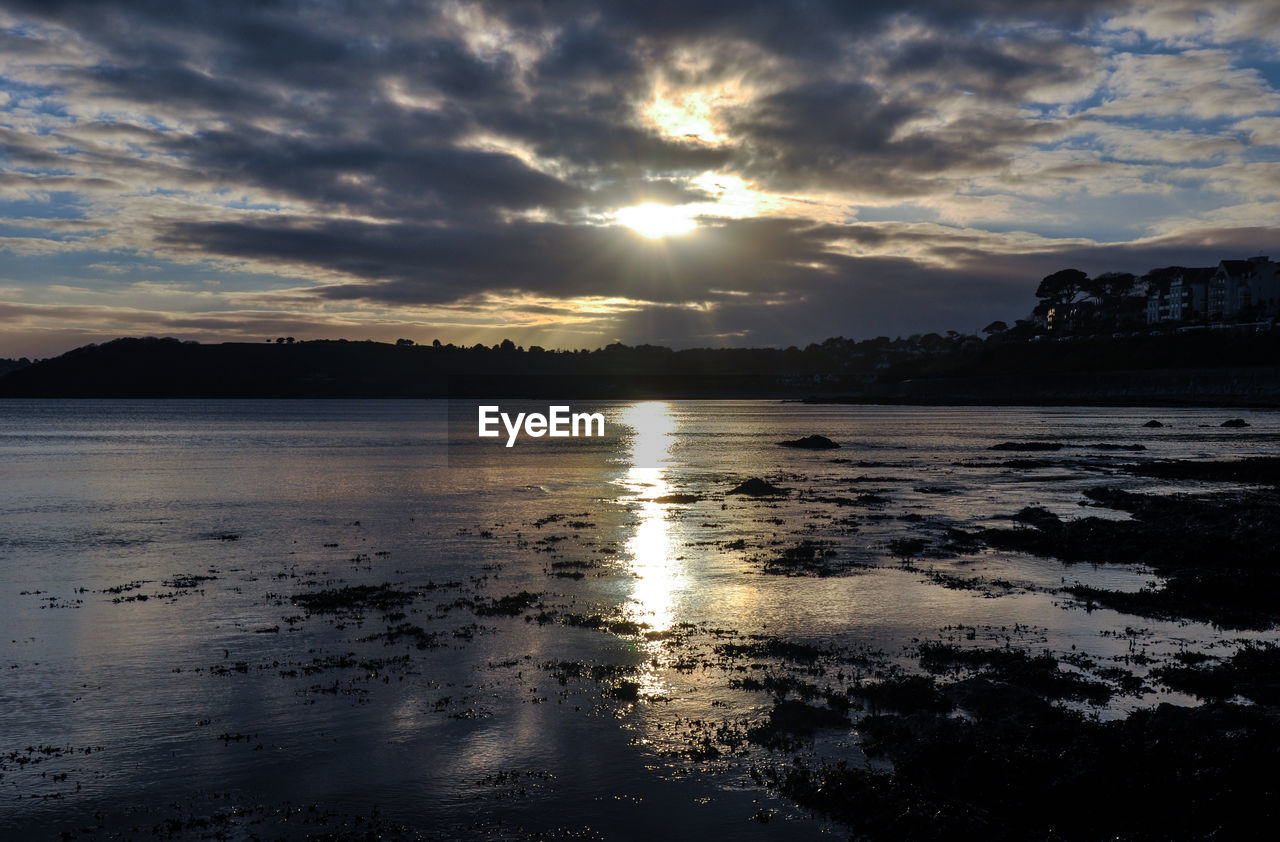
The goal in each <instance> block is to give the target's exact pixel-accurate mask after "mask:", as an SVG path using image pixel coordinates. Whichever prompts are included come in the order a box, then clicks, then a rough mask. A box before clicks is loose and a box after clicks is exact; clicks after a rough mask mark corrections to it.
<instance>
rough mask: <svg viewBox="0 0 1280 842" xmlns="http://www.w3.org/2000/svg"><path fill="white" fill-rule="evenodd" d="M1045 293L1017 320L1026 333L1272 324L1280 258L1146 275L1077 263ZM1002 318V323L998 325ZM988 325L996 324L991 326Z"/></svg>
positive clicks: (1278, 300)
mask: <svg viewBox="0 0 1280 842" xmlns="http://www.w3.org/2000/svg"><path fill="white" fill-rule="evenodd" d="M1036 296H1037V297H1038V298H1039V299H1040V301H1039V303H1038V304H1037V305H1036V307H1035V309H1034V310H1033V311H1032V313H1031V316H1030V318H1029V319H1027V320H1026V321H1025V322H1019V323H1018V327H1019V328H1020V332H1021V333H1023V334H1030V336H1025V337H1024V338H1034V337H1047V336H1071V335H1079V334H1097V333H1103V332H1107V330H1108V329H1110V330H1111V331H1113V332H1121V333H1124V332H1129V331H1133V330H1142V329H1156V330H1165V329H1173V330H1180V331H1190V330H1208V329H1222V328H1254V329H1259V330H1270V329H1271V327H1273V325H1274V323H1275V318H1276V316H1277V315H1280V312H1278V309H1280V263H1276V262H1274V261H1272V260H1271V259H1270V258H1269V257H1267V256H1265V255H1258V256H1256V257H1249V258H1246V259H1238V260H1237V259H1229V260H1220V261H1218V264H1217V265H1216V266H1204V267H1186V266H1166V267H1163V268H1159V269H1152V270H1151V271H1149V272H1147V273H1146V274H1144V275H1142V276H1141V277H1138V276H1135V275H1133V274H1131V273H1126V272H1108V273H1104V274H1101V275H1099V276H1097V277H1096V278H1092V279H1090V278H1089V277H1088V276H1087V275H1086V274H1085V273H1084V272H1081V271H1079V270H1077V269H1063V270H1060V271H1058V272H1055V273H1053V274H1052V275H1048V276H1046V277H1045V278H1044V279H1043V280H1042V281H1041V283H1040V286H1039V288H1037V290H1036ZM1000 325H1001V323H996V324H995V328H996V330H990V329H989V330H988V333H993V332H1000ZM989 327H990V326H989Z"/></svg>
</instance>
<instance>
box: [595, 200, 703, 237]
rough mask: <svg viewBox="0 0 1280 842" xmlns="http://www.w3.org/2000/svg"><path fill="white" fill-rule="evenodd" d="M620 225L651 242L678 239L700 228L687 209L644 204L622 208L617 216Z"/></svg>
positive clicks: (675, 206)
mask: <svg viewBox="0 0 1280 842" xmlns="http://www.w3.org/2000/svg"><path fill="white" fill-rule="evenodd" d="M614 219H616V220H617V221H618V222H619V223H620V224H622V225H625V226H626V227H628V228H630V229H631V230H632V231H635V232H636V233H637V234H639V235H640V236H641V237H647V238H648V239H650V240H657V239H661V238H662V237H678V236H680V235H681V234H688V233H689V232H690V231H692V230H693V229H695V228H697V227H698V223H697V220H695V219H694V218H693V214H692V213H691V212H690V211H689V210H688V209H687V208H685V207H681V206H678V205H660V204H658V203H657V202H644V203H643V204H639V205H632V206H631V207H629V208H622V209H621V210H619V211H618V212H617V213H616V214H615V215H614Z"/></svg>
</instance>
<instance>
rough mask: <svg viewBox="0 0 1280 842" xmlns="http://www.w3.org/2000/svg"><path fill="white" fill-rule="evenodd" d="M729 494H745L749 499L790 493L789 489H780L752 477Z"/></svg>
mask: <svg viewBox="0 0 1280 842" xmlns="http://www.w3.org/2000/svg"><path fill="white" fill-rule="evenodd" d="M729 493H730V494H745V495H747V496H748V497H769V496H773V495H778V494H786V493H788V489H786V488H779V487H778V486H776V485H773V484H772V483H768V482H765V481H764V480H762V479H760V478H759V477H752V478H751V479H749V480H747V481H746V482H744V483H742V484H741V485H739V486H738V487H737V488H735V489H733V490H732V491H730V492H729Z"/></svg>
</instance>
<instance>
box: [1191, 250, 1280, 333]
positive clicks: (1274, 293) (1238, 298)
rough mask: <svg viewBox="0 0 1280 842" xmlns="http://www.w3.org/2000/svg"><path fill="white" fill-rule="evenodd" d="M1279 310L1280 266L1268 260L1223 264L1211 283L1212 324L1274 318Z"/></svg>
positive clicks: (1210, 306) (1254, 259)
mask: <svg viewBox="0 0 1280 842" xmlns="http://www.w3.org/2000/svg"><path fill="white" fill-rule="evenodd" d="M1278 309H1280V264H1276V263H1272V262H1271V260H1270V259H1268V258H1266V257H1262V256H1259V257H1251V258H1249V259H1248V260H1223V261H1222V262H1220V263H1219V264H1218V266H1217V268H1216V269H1215V270H1214V272H1213V275H1212V276H1211V277H1210V279H1209V298H1208V315H1209V318H1210V319H1211V320H1213V321H1224V320H1230V319H1239V318H1258V317H1261V316H1264V315H1275V314H1276V312H1277V310H1278Z"/></svg>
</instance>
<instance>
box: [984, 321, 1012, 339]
mask: <svg viewBox="0 0 1280 842" xmlns="http://www.w3.org/2000/svg"><path fill="white" fill-rule="evenodd" d="M1008 329H1009V326H1008V325H1007V324H1005V323H1004V322H1002V321H1000V320H999V319H997V320H996V321H994V322H992V323H991V324H989V325H987V326H986V327H984V328H983V329H982V332H983V333H985V334H986V335H987V336H994V335H996V334H997V333H1004V332H1005V331H1006V330H1008Z"/></svg>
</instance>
